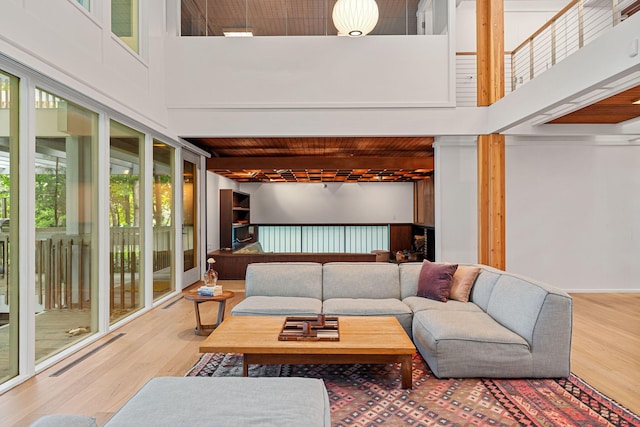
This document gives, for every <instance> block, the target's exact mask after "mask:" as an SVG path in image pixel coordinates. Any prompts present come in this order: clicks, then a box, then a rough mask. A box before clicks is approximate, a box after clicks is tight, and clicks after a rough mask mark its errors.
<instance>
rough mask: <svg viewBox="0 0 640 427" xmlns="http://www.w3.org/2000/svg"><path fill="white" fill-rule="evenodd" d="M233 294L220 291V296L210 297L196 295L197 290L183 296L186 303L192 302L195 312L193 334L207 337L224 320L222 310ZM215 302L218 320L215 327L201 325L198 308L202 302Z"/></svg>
mask: <svg viewBox="0 0 640 427" xmlns="http://www.w3.org/2000/svg"><path fill="white" fill-rule="evenodd" d="M234 296H235V294H234V293H233V292H231V291H222V294H221V295H216V296H212V297H208V296H203V295H198V291H197V290H193V291H189V292H187V293H186V294H185V296H184V299H186V300H187V301H193V306H194V309H195V312H196V327H195V329H194V332H195V333H196V334H198V335H209V334H210V333H211V332H213V330H214V329H215V328H217V327H218V325H220V323H222V321H223V320H224V308H225V305H226V302H227V300H228V299H229V298H233V297H234ZM209 301H215V302H217V303H218V320H217V322H216V324H215V325H203V324H202V321H201V320H200V307H199V305H200V304H202V303H203V302H209Z"/></svg>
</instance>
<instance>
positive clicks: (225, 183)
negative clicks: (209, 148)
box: [204, 172, 239, 252]
mask: <svg viewBox="0 0 640 427" xmlns="http://www.w3.org/2000/svg"><path fill="white" fill-rule="evenodd" d="M206 177H207V181H206V187H205V193H204V194H205V197H206V199H205V203H206V210H207V216H206V220H205V225H206V233H207V252H211V251H215V250H218V249H220V190H235V191H238V190H239V184H238V183H237V182H235V181H232V180H230V179H227V178H225V177H223V176H221V175H218V174H215V173H212V172H207V173H206Z"/></svg>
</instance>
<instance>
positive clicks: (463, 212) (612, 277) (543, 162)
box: [436, 137, 640, 292]
mask: <svg viewBox="0 0 640 427" xmlns="http://www.w3.org/2000/svg"><path fill="white" fill-rule="evenodd" d="M476 162H477V161H476V149H475V146H473V145H472V144H469V143H468V141H464V140H459V141H456V140H455V139H454V138H448V139H446V140H441V141H437V143H436V209H437V215H439V218H437V221H438V222H437V223H436V229H437V230H440V233H439V234H438V233H437V235H436V237H437V239H439V240H437V243H436V244H437V245H439V246H437V247H436V252H437V253H436V257H437V259H438V260H440V261H453V262H455V261H458V262H476V260H477V224H476V221H477V219H476V211H477V207H476V200H477V199H476V197H477V189H476V181H477V179H476V175H475V174H476V169H477V166H476ZM637 194H640V146H639V145H629V144H628V143H621V144H619V145H616V144H612V143H599V142H597V139H596V138H588V139H586V138H582V139H574V140H570V139H568V138H566V137H565V138H555V139H552V138H551V139H550V138H547V139H542V138H535V137H518V138H516V137H507V147H506V237H507V242H506V251H507V253H506V257H507V260H506V261H507V262H506V264H507V270H508V271H510V272H514V273H518V274H523V275H525V276H529V277H532V278H534V279H537V280H540V281H543V282H547V283H550V284H553V285H555V286H558V287H560V288H562V289H565V290H567V291H569V292H580V291H587V292H600V291H606V292H629V291H632V292H638V291H640V279H638V278H639V277H640V263H639V262H638V259H640V221H638V218H640V198H639V197H637V196H636V195H637Z"/></svg>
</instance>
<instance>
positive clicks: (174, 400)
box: [105, 377, 331, 427]
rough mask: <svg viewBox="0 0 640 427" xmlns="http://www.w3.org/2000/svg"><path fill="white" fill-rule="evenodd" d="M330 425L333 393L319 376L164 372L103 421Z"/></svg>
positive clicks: (118, 425) (129, 425)
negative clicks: (170, 374) (172, 374)
mask: <svg viewBox="0 0 640 427" xmlns="http://www.w3.org/2000/svg"><path fill="white" fill-rule="evenodd" d="M180 425H182V426H196V427H197V426H202V427H204V426H212V427H215V426H220V427H222V426H225V427H226V426H264V427H268V426H273V427H283V426H289V427H299V426H301V425H304V426H307V427H311V426H318V427H320V426H322V427H329V426H330V425H331V420H330V412H329V399H328V395H327V390H326V388H325V386H324V383H323V382H322V380H320V379H316V378H282V377H276V378H274V377H271V378H268V377H250V378H246V377H215V378H210V377H180V378H178V377H160V378H154V379H152V380H150V381H149V382H148V383H147V384H146V385H144V386H143V387H142V388H141V389H140V390H139V391H138V393H136V394H135V395H134V396H133V397H132V398H131V399H130V400H129V401H128V402H127V403H126V404H125V405H124V406H123V407H122V408H121V409H120V410H119V411H118V412H116V414H115V415H114V416H113V417H112V418H111V419H110V420H109V421H108V422H107V423H106V424H105V426H107V427H125V426H126V427H140V426H167V427H169V426H170V427H173V426H180Z"/></svg>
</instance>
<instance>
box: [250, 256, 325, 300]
mask: <svg viewBox="0 0 640 427" xmlns="http://www.w3.org/2000/svg"><path fill="white" fill-rule="evenodd" d="M245 292H246V296H247V297H250V296H254V295H262V296H265V295H266V296H283V297H307V298H315V299H319V300H321V299H322V264H319V263H312V262H266V263H254V264H249V265H248V266H247V273H246V276H245Z"/></svg>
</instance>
